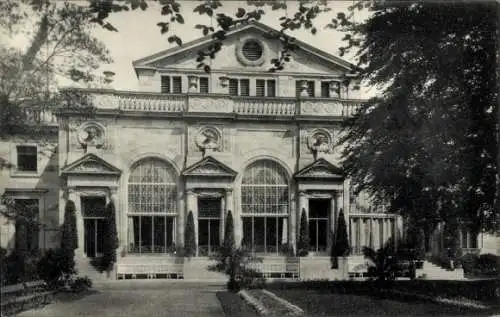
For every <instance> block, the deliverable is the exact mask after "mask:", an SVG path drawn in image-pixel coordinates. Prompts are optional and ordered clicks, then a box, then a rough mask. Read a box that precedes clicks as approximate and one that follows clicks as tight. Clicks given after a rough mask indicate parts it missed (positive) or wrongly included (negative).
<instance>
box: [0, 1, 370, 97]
mask: <svg viewBox="0 0 500 317" xmlns="http://www.w3.org/2000/svg"><path fill="white" fill-rule="evenodd" d="M0 1H1V0H0ZM179 3H181V6H182V8H181V10H182V11H181V13H182V14H183V16H184V19H185V23H184V24H178V23H175V24H173V25H171V27H170V31H169V33H167V34H163V35H162V34H161V33H160V28H159V27H158V26H157V25H156V24H157V23H158V22H161V21H163V20H164V19H165V17H163V16H161V14H160V13H161V6H160V5H159V4H158V3H157V2H149V8H148V9H147V10H145V11H142V10H140V9H136V10H133V11H129V12H119V13H112V14H111V15H110V17H109V18H108V21H109V22H110V23H111V24H113V26H115V27H116V28H117V29H118V32H111V31H108V30H105V29H103V28H101V27H100V26H96V27H95V28H94V30H93V34H94V35H95V36H96V37H97V38H98V39H100V40H101V41H103V42H104V43H105V44H106V46H107V48H108V49H109V51H110V55H111V57H112V59H113V61H114V62H113V63H112V64H108V65H103V66H102V67H101V69H100V70H99V73H102V71H112V72H114V73H115V76H114V81H113V83H112V88H114V89H117V90H137V89H138V87H137V77H136V75H135V72H134V70H133V67H132V61H134V60H137V59H140V58H142V57H145V56H148V55H151V54H154V53H157V52H159V51H162V50H165V49H168V48H170V47H174V46H176V44H170V43H168V41H167V38H168V36H169V35H172V34H176V35H178V36H179V37H181V38H182V40H183V42H184V43H187V42H189V41H191V40H195V39H197V38H199V37H202V36H203V35H202V34H201V30H198V29H195V28H194V26H195V25H196V24H207V25H210V23H211V21H210V18H209V17H207V16H206V15H203V16H200V15H199V14H198V13H194V12H193V9H194V8H195V6H197V5H198V4H199V3H200V2H199V1H186V0H182V1H179ZM222 3H223V8H221V9H220V11H222V12H224V13H226V14H234V13H235V12H236V10H237V8H238V7H246V6H247V4H246V1H228V0H223V1H222ZM352 4H353V1H352V0H351V1H330V2H329V7H330V8H331V11H330V12H327V13H324V14H323V15H321V16H319V17H317V18H316V20H315V22H314V23H315V26H316V28H317V30H318V32H317V34H316V35H312V34H311V33H310V32H309V31H305V30H299V31H294V32H292V33H290V35H292V36H295V37H296V38H298V39H299V40H302V41H304V42H306V43H308V44H311V45H313V46H316V47H317V48H319V49H321V50H324V51H326V52H328V53H330V54H334V55H338V54H339V51H338V48H339V47H340V46H341V45H342V40H341V39H342V37H343V34H342V33H341V32H338V31H335V30H332V29H325V28H324V26H325V25H326V24H328V23H329V22H330V21H331V19H332V18H333V17H335V16H336V15H337V12H347V7H348V6H349V5H352ZM287 5H288V9H287V12H285V11H283V10H280V11H272V10H266V14H265V15H264V17H263V18H262V19H261V21H260V22H262V23H264V24H267V25H269V26H271V27H274V28H276V29H279V23H280V21H279V18H280V17H281V16H283V15H285V13H288V14H290V15H292V14H293V13H294V12H296V8H297V2H296V1H290V0H288V1H287ZM254 8H255V7H253V6H252V7H248V9H249V10H251V9H254ZM367 16H368V13H367V12H357V13H356V15H355V19H356V20H357V21H359V20H361V19H364V18H366V17H367ZM212 23H213V25H214V27H215V26H216V21H215V19H214V20H213V21H212ZM28 42H29V38H27V37H26V36H24V35H23V34H20V35H18V36H17V37H16V38H13V39H10V43H11V44H12V45H15V46H18V47H23V46H24V47H26V45H27V43H28ZM343 58H344V59H346V60H348V61H350V62H353V63H354V62H355V60H354V59H353V58H352V57H349V56H347V57H343ZM60 85H61V86H69V85H72V84H71V83H70V82H69V81H64V80H63V81H62V82H60Z"/></svg>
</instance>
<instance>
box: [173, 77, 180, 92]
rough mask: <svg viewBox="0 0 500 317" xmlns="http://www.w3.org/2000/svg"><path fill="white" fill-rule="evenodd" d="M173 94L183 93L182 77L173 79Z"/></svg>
mask: <svg viewBox="0 0 500 317" xmlns="http://www.w3.org/2000/svg"><path fill="white" fill-rule="evenodd" d="M172 79H173V80H172V88H173V89H172V93H174V94H180V93H182V78H181V77H180V76H176V77H172Z"/></svg>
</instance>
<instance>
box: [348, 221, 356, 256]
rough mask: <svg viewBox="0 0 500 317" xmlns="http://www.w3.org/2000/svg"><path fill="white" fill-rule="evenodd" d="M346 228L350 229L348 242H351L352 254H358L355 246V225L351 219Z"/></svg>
mask: <svg viewBox="0 0 500 317" xmlns="http://www.w3.org/2000/svg"><path fill="white" fill-rule="evenodd" d="M348 226H349V227H350V228H351V230H350V232H351V234H350V241H351V243H350V244H351V248H352V250H353V251H354V252H353V253H355V254H356V253H357V252H358V248H357V244H356V223H355V221H354V218H353V219H349V222H348Z"/></svg>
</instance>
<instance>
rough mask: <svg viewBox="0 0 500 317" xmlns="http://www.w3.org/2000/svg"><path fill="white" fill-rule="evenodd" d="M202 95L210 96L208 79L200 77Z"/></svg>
mask: <svg viewBox="0 0 500 317" xmlns="http://www.w3.org/2000/svg"><path fill="white" fill-rule="evenodd" d="M200 93H202V94H208V77H200Z"/></svg>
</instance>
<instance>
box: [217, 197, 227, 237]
mask: <svg viewBox="0 0 500 317" xmlns="http://www.w3.org/2000/svg"><path fill="white" fill-rule="evenodd" d="M225 226H226V197H221V199H220V225H219V241H220V243H221V245H222V243H223V241H224V230H225Z"/></svg>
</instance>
